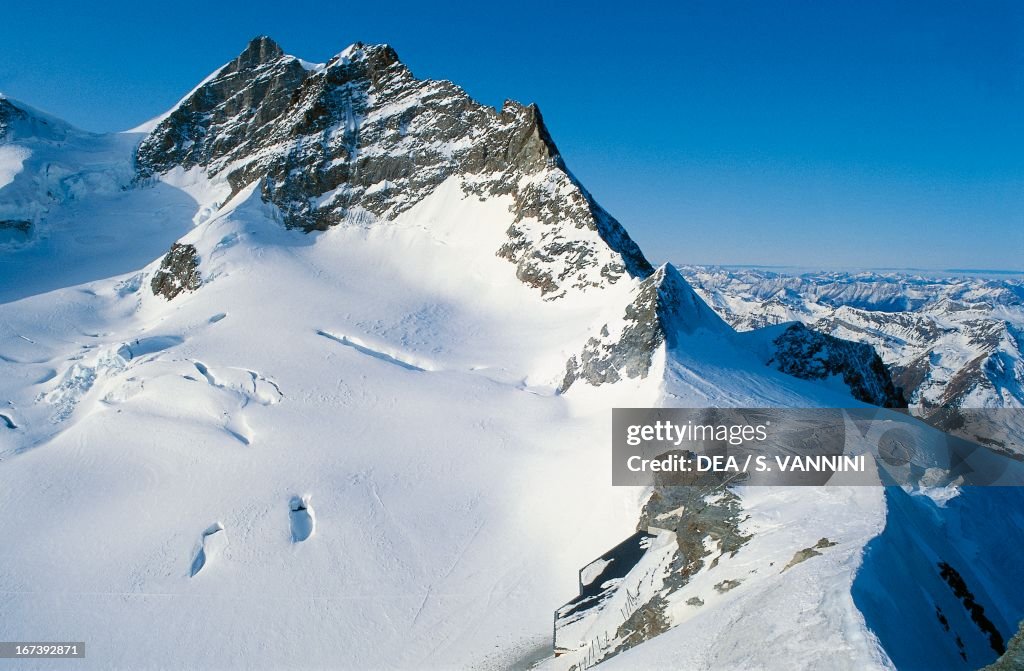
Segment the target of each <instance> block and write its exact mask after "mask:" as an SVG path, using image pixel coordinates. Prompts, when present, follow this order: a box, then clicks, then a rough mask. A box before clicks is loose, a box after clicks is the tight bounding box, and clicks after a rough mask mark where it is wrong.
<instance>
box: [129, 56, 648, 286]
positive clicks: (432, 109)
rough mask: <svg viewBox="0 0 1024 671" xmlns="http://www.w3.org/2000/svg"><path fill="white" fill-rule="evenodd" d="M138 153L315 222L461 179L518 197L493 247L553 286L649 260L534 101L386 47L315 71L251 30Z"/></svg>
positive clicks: (146, 165) (287, 215)
mask: <svg viewBox="0 0 1024 671" xmlns="http://www.w3.org/2000/svg"><path fill="white" fill-rule="evenodd" d="M137 165H138V169H139V174H140V176H141V177H144V178H145V177H150V176H155V175H159V174H165V173H168V172H170V171H171V170H174V169H175V168H183V169H185V170H188V169H190V168H193V167H197V166H198V167H201V168H202V169H203V170H204V171H205V172H206V174H207V175H208V176H209V177H211V178H215V179H220V180H222V181H226V182H227V183H228V184H230V187H231V188H230V195H234V194H236V193H238V192H239V191H240V190H241V189H243V188H244V187H245V186H247V185H249V184H251V183H253V182H258V183H259V184H260V187H259V188H260V191H261V194H262V197H263V199H264V200H266V201H268V202H271V203H274V204H275V205H276V206H277V207H278V208H279V210H280V211H281V215H282V218H283V220H284V223H285V225H287V226H289V227H296V228H302V229H304V230H307V231H309V230H316V229H318V230H323V229H326V228H329V227H331V226H335V225H339V224H345V225H357V226H368V225H371V224H373V223H374V222H379V221H384V220H392V219H394V218H395V217H397V216H398V215H400V214H402V213H403V212H405V211H407V210H409V209H410V208H412V207H413V206H415V205H416V204H417V203H419V202H420V201H422V200H423V199H424V198H425V197H426V196H427V195H429V194H430V193H431V192H433V190H434V189H436V188H437V187H438V186H439V185H440V184H442V183H444V182H445V181H446V180H448V179H449V178H452V177H457V178H458V179H459V183H460V188H462V190H463V191H464V192H466V193H467V194H470V193H471V194H473V195H474V196H476V197H479V198H489V197H494V196H503V195H511V196H512V198H513V201H514V202H513V203H512V204H511V205H510V209H511V211H512V213H513V215H514V216H513V219H512V221H511V222H510V225H509V226H507V227H506V231H505V237H504V238H503V239H502V240H501V242H500V243H499V245H498V246H496V247H495V248H494V249H493V250H490V253H491V254H499V255H500V256H501V257H502V258H505V259H507V260H508V261H510V262H512V263H514V264H516V269H517V275H518V277H519V278H520V280H522V281H523V282H525V283H527V284H529V285H531V286H533V287H536V288H537V289H539V290H540V291H541V293H542V294H544V295H545V296H546V297H548V298H552V299H554V298H560V297H563V296H565V295H566V293H567V292H568V291H572V290H585V289H591V288H600V287H603V286H605V285H606V284H609V283H614V282H616V281H617V280H618V279H619V278H621V277H624V276H628V277H641V278H642V277H644V276H646V275H647V274H649V273H650V272H651V267H650V264H648V262H647V261H646V259H645V258H644V257H643V254H642V253H641V252H640V250H639V248H637V246H636V244H635V243H634V242H633V241H632V240H631V239H630V238H629V236H628V234H626V232H625V230H624V229H623V228H622V226H621V225H620V224H619V223H618V222H617V221H615V219H613V218H612V217H611V216H610V215H608V214H607V213H606V212H605V211H604V210H602V209H601V208H600V207H599V206H598V205H597V204H596V203H595V202H594V200H593V199H592V198H591V197H590V195H589V194H587V193H586V191H584V190H583V188H582V187H581V186H580V185H579V184H578V183H577V182H576V181H575V180H574V179H573V178H572V177H571V175H570V174H569V173H568V172H567V171H566V169H565V165H564V163H563V162H562V159H561V157H560V155H559V153H558V149H557V147H556V146H555V144H554V142H553V141H552V139H551V137H550V135H549V134H548V131H547V129H546V127H545V126H544V122H543V119H542V118H541V115H540V111H539V110H538V109H537V107H536V106H533V105H530V106H527V107H524V106H522V105H519V104H518V103H514V102H507V103H506V104H505V106H504V107H503V108H502V109H501V111H496V110H494V109H491V108H489V107H486V106H483V105H480V104H479V103H477V102H475V101H473V100H472V99H471V98H470V97H469V96H468V95H466V93H465V92H464V91H463V90H462V89H460V88H459V87H457V86H455V85H454V84H452V83H451V82H447V81H432V80H419V79H416V78H415V77H413V75H412V74H411V73H410V72H409V70H408V68H406V67H405V66H404V65H403V64H402V63H401V62H400V61H399V60H398V56H397V54H395V52H394V50H393V49H391V48H390V47H388V46H386V45H375V46H366V45H362V44H356V45H353V46H352V47H349V48H348V49H346V50H345V51H344V52H342V53H341V54H339V55H338V56H336V57H335V58H333V59H331V61H329V62H328V63H327V64H326V65H325V66H323V67H318V68H313V69H308V68H306V67H304V66H303V64H302V62H301V61H299V60H298V59H296V58H294V57H292V56H287V55H285V54H283V53H282V52H281V50H280V48H279V47H278V46H277V45H276V44H275V43H273V41H271V40H269V39H268V38H258V39H256V40H253V42H252V43H250V45H249V47H248V48H247V49H246V50H245V51H244V52H243V53H242V54H241V55H240V56H239V57H238V58H237V59H235V60H234V61H232V62H231V63H229V64H227V65H226V66H224V67H223V68H221V69H220V70H219V71H218V72H217V73H216V74H215V75H214V76H212V77H211V78H210V79H209V80H208V81H207V83H205V84H204V85H202V86H200V87H199V88H198V89H197V90H196V91H195V92H194V93H193V94H192V95H191V96H189V97H188V98H187V99H186V100H185V101H183V102H182V103H181V104H180V105H179V106H178V107H177V108H176V109H174V110H173V111H172V112H170V113H169V114H168V115H167V116H166V118H164V119H163V120H162V121H161V122H160V123H159V124H157V126H156V128H155V129H154V130H153V132H152V133H151V134H150V135H149V136H148V137H147V138H146V139H145V140H143V142H142V144H141V145H140V146H139V150H138V155H137ZM230 195H229V197H230Z"/></svg>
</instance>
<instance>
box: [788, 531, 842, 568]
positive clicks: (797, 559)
mask: <svg viewBox="0 0 1024 671" xmlns="http://www.w3.org/2000/svg"><path fill="white" fill-rule="evenodd" d="M833 545H835V543H834V542H832V541H830V540H829V539H827V538H820V539H818V542H817V543H815V544H814V545H812V546H811V547H809V548H804V549H802V550H797V551H796V553H794V554H793V558H792V559H790V560H789V563H788V564H786V566H785V567H784V568H783V569H782V570H783V571H786V570H787V569H790V568H793V567H794V566H796V565H797V564H800V563H802V562H805V561H807V560H808V559H810V558H811V557H820V556H821V552H819V550H824V549H826V548H830V547H832V546H833Z"/></svg>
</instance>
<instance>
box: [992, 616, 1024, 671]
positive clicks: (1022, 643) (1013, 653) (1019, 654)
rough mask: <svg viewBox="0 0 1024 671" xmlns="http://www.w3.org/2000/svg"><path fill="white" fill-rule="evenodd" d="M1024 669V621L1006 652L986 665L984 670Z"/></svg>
mask: <svg viewBox="0 0 1024 671" xmlns="http://www.w3.org/2000/svg"><path fill="white" fill-rule="evenodd" d="M1021 669H1024V622H1021V624H1020V627H1019V628H1018V629H1017V633H1016V634H1014V636H1013V638H1011V639H1010V643H1009V644H1008V645H1007V646H1006V653H1005V654H1003V656H1001V657H1000V658H999V659H997V660H996V661H995V662H994V663H992V664H989V665H988V666H986V667H985V669H984V671H1020V670H1021Z"/></svg>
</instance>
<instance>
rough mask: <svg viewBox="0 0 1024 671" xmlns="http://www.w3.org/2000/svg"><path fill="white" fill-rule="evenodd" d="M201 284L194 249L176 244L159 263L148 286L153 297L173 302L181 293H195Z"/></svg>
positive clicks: (191, 246) (197, 260) (190, 246)
mask: <svg viewBox="0 0 1024 671" xmlns="http://www.w3.org/2000/svg"><path fill="white" fill-rule="evenodd" d="M202 283H203V282H202V278H200V276H199V257H198V255H197V254H196V248H195V247H194V246H193V245H183V244H180V243H177V242H176V243H174V244H173V245H171V250H170V251H169V252H167V254H166V255H165V256H164V258H163V260H161V261H160V267H159V268H158V269H157V271H156V272H155V273H153V279H152V280H151V281H150V284H149V286H150V289H152V291H153V295H154V296H163V297H164V298H166V299H167V300H173V299H174V298H175V297H176V296H178V295H179V294H181V293H182V292H185V291H195V290H196V289H198V288H199V287H200V286H201V285H202Z"/></svg>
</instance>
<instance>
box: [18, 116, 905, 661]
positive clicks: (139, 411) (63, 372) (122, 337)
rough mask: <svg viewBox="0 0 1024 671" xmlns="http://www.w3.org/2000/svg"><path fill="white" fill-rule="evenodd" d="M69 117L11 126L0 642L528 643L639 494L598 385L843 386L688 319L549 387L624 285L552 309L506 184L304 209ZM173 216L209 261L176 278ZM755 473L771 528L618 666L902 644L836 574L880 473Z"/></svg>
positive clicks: (243, 656) (789, 657) (635, 402)
mask: <svg viewBox="0 0 1024 671" xmlns="http://www.w3.org/2000/svg"><path fill="white" fill-rule="evenodd" d="M67 133H68V134H67V136H66V138H65V140H62V141H61V142H64V144H62V145H59V146H58V144H55V142H57V141H55V140H53V139H49V138H43V137H29V138H26V139H20V140H18V139H16V141H15V143H14V144H13V145H12V144H8V145H4V146H7V147H9V146H14V147H15V148H16V150H17V151H28V152H30V154H29V155H27V156H26V158H24V159H22V160H23V164H22V166H21V171H20V172H18V173H17V174H14V175H13V179H12V180H10V181H9V182H8V183H6V184H5V185H3V186H2V188H0V207H6V206H8V205H9V206H10V207H11V208H18V209H19V211H25V210H29V211H32V212H34V213H37V215H38V216H37V217H35V218H34V221H35V222H36V230H35V231H34V232H33V234H32V236H31V237H30V238H29V240H28V241H26V242H25V243H23V244H19V245H12V246H9V247H7V248H4V249H2V250H0V254H2V259H3V262H2V264H0V403H2V404H3V406H2V407H0V411H2V414H3V415H4V417H5V418H7V420H8V421H9V423H10V424H11V425H13V426H14V427H15V428H5V427H4V426H3V425H2V424H0V482H2V483H3V486H2V487H0V509H2V510H4V511H8V513H9V514H6V515H3V516H0V537H3V538H5V539H9V542H5V543H2V544H0V604H2V609H3V613H4V616H3V617H2V618H0V640H8V641H12V640H40V639H53V640H84V641H87V645H88V654H87V657H86V659H84V660H80V661H78V662H76V664H75V666H76V668H81V669H156V668H182V669H194V668H216V669H261V668H262V669H289V668H294V669H311V668H346V669H384V668H400V669H454V668H475V669H507V668H525V666H526V665H528V664H529V663H530V662H532V661H536V660H540V659H542V658H544V657H545V656H547V655H550V650H551V648H550V645H551V630H552V613H553V611H554V609H555V608H557V607H558V606H559V605H561V604H562V603H564V602H566V601H567V600H568V599H570V598H571V597H572V596H574V594H575V593H576V590H577V587H578V585H577V578H578V570H579V568H580V567H581V566H584V565H586V564H587V563H588V562H589V561H590V560H592V559H593V558H594V557H596V556H599V555H600V554H601V553H602V552H603V551H604V550H606V549H608V548H610V547H612V546H614V545H615V544H617V543H618V542H619V541H620V540H621V539H622V538H625V537H626V536H628V535H629V534H631V533H632V531H633V529H634V527H635V525H636V522H637V516H638V513H639V509H640V505H641V504H642V502H643V500H644V498H645V496H646V494H647V492H646V491H644V490H641V489H635V488H625V487H623V488H615V487H612V486H611V484H610V471H609V467H608V466H609V464H608V460H607V447H606V446H607V444H608V436H609V435H610V425H611V413H610V409H611V408H613V407H629V406H633V407H644V406H653V405H677V406H692V405H700V406H703V405H736V406H754V405H781V406H805V407H806V406H822V405H824V406H829V405H835V406H844V405H845V406H849V405H851V404H854V402H853V401H852V399H850V398H849V396H847V395H844V394H843V393H841V392H840V391H838V390H836V389H829V388H827V387H823V386H821V385H816V384H813V383H810V382H806V381H801V380H797V379H794V378H790V377H788V376H785V375H783V374H781V373H778V372H775V371H772V370H770V369H766V368H765V367H764V366H763V365H762V364H760V363H759V360H758V359H757V358H756V356H755V354H754V353H753V352H747V351H745V350H743V349H742V348H740V346H739V345H738V344H737V342H736V341H735V340H734V339H730V338H728V337H722V336H721V334H715V333H709V332H701V331H698V332H695V333H694V334H691V335H686V336H681V344H680V345H679V346H678V347H677V348H676V350H673V351H671V352H669V351H666V350H665V348H664V347H662V348H661V350H660V351H659V352H658V353H657V354H656V356H655V362H654V366H653V370H652V371H651V374H650V375H649V376H648V377H647V378H646V379H642V380H624V381H622V382H620V383H617V384H614V385H604V386H601V387H590V386H587V385H585V384H578V385H575V386H574V387H573V388H572V389H571V390H570V391H569V392H568V393H566V394H557V393H556V392H555V388H556V386H557V384H558V383H559V381H560V380H561V377H562V375H563V374H564V367H565V362H566V360H567V358H568V357H569V356H570V355H572V354H574V353H576V352H578V351H579V350H580V347H581V345H582V344H583V343H584V342H585V341H586V340H587V338H588V337H590V336H591V335H593V333H594V332H595V330H596V329H597V328H600V325H601V324H604V323H614V322H615V321H616V320H619V319H621V318H622V314H623V309H624V307H625V306H626V305H627V304H628V303H630V302H631V300H632V299H633V294H634V292H635V291H636V289H637V285H638V281H636V280H628V279H623V280H621V281H619V282H618V283H616V284H614V285H608V286H606V287H604V288H602V289H601V290H599V291H588V292H585V293H584V292H577V293H571V292H570V293H569V295H567V296H566V297H565V298H563V299H561V300H558V301H544V300H543V299H542V298H541V296H540V294H539V292H537V291H536V290H534V289H532V288H530V287H528V286H526V285H524V284H523V283H522V282H520V281H519V280H518V279H517V278H516V277H515V268H514V266H513V265H512V264H509V263H508V262H507V261H505V260H503V259H501V258H498V257H497V256H496V255H495V250H497V249H498V247H499V246H500V245H501V243H502V242H503V241H504V240H505V239H506V238H505V237H504V236H505V231H506V230H507V229H508V227H509V226H510V224H511V222H512V219H513V215H512V214H511V213H510V212H509V205H510V202H509V201H508V200H505V199H503V198H492V199H488V200H484V201H481V200H480V199H478V198H476V197H465V196H464V194H463V192H462V189H461V186H460V184H459V183H458V181H457V180H456V179H455V178H453V179H452V180H449V181H448V182H445V183H444V184H442V185H441V186H440V187H438V188H437V189H436V190H435V191H434V192H433V193H432V194H431V195H430V196H428V197H427V198H426V199H425V200H423V201H422V202H420V203H419V204H417V205H416V206H415V207H413V208H412V209H410V210H408V211H406V212H405V213H403V214H402V215H400V216H399V217H397V218H396V219H395V220H393V221H378V222H376V223H374V225H372V226H359V225H344V224H343V225H341V226H338V227H335V228H333V229H331V230H329V231H326V232H323V233H317V234H309V235H307V234H303V233H300V232H296V231H289V230H286V229H285V228H284V227H283V226H282V225H281V223H280V215H279V213H278V212H277V211H276V210H275V209H274V208H273V207H272V206H268V205H266V204H265V203H263V202H262V201H261V200H260V198H259V193H258V190H257V189H256V185H251V186H250V187H249V188H247V189H245V190H243V191H242V192H241V193H239V194H238V195H237V196H235V197H234V198H233V199H232V200H230V201H229V202H222V201H223V199H224V198H225V196H226V194H227V193H229V190H228V189H226V188H225V185H224V184H223V183H217V182H210V181H209V180H207V179H206V178H205V176H204V175H202V174H200V173H198V172H193V173H178V174H169V175H166V176H164V178H163V179H162V180H160V181H158V183H156V184H152V185H145V186H140V185H132V184H131V182H130V176H131V164H130V157H131V149H132V147H133V143H134V142H135V141H137V138H134V139H133V137H132V136H130V135H126V134H120V135H113V136H94V135H89V134H84V133H79V132H77V131H70V130H69V131H67ZM18 147H23V148H25V149H24V150H22V149H17V148H18ZM58 149H60V151H58ZM11 155H13V154H11ZM179 240H180V241H181V242H183V243H188V244H193V245H195V247H196V248H197V251H198V255H199V258H200V260H201V264H200V268H201V271H202V276H203V282H204V285H203V287H202V288H201V289H200V290H198V291H196V292H193V293H186V294H184V295H182V296H180V297H178V298H177V299H175V300H174V301H171V302H168V301H165V300H164V299H163V298H159V297H155V296H154V295H153V294H152V293H151V291H150V290H149V281H150V279H151V277H152V273H153V271H154V270H155V268H156V267H157V264H158V263H159V258H160V256H161V255H162V254H163V253H164V252H165V251H166V250H167V248H168V247H169V246H170V244H171V243H172V242H174V241H179ZM738 494H739V495H740V497H741V499H742V500H743V502H744V506H745V508H746V512H747V513H748V514H749V516H750V517H749V520H748V522H747V524H748V525H749V526H750V529H751V530H755V531H756V532H757V533H756V536H755V540H754V541H752V542H751V543H750V544H749V545H748V546H745V547H744V548H743V549H742V550H741V551H740V552H739V553H738V554H737V555H736V556H735V557H734V558H731V559H730V558H725V559H723V560H722V561H721V563H719V564H718V566H717V567H715V568H714V569H711V570H708V571H706V572H705V573H702V574H700V575H698V576H696V577H695V579H694V581H693V582H692V583H691V584H690V585H688V586H687V587H686V588H685V589H686V590H687V592H686V593H687V594H689V593H690V592H691V591H692V592H693V593H694V594H697V593H699V594H701V595H702V596H703V597H705V599H706V600H707V604H706V605H705V606H704V607H703V608H702V609H701V610H700V612H699V613H696V614H692V615H690V614H689V613H686V612H681V613H676V614H675V615H674V617H676V619H677V620H678V621H679V622H681V624H680V625H679V626H678V627H676V628H675V629H672V630H670V631H669V632H668V633H666V634H664V635H663V636H661V637H659V638H656V639H654V640H652V641H650V642H648V643H646V644H643V645H641V646H640V647H638V648H636V649H634V650H631V651H629V652H627V653H625V654H623V655H621V656H619V657H617V658H615V659H613V660H611V661H609V662H608V663H607V664H608V668H611V669H623V668H694V669H698V668H764V669H776V668H778V669H782V668H785V669H812V668H820V667H819V666H816V664H818V662H819V661H820V659H821V658H822V655H824V654H826V652H827V654H828V655H829V659H831V660H834V661H835V663H836V665H837V666H835V667H833V668H879V667H882V668H884V667H886V666H887V665H888V662H887V660H886V658H885V655H884V653H882V652H881V650H880V649H879V647H878V645H877V641H875V639H874V638H873V637H872V635H871V634H870V632H869V631H868V629H867V627H866V625H865V622H864V619H863V617H862V616H861V615H860V613H859V612H858V611H857V610H856V608H855V607H854V604H853V600H852V598H851V596H850V584H851V582H852V580H853V576H854V573H855V571H856V569H857V567H858V566H859V561H860V552H861V549H862V548H863V547H864V545H865V544H866V543H868V542H869V541H870V540H871V539H872V538H873V537H875V536H877V535H878V533H879V532H880V531H881V529H882V527H883V525H884V521H885V506H884V502H883V495H882V493H881V491H880V490H877V489H871V488H863V489H859V490H855V491H850V490H847V489H844V488H830V489H821V490H814V489H809V488H804V489H773V490H763V491H759V490H755V489H752V488H748V489H747V490H739V491H738ZM296 501H299V502H302V505H303V506H308V507H307V508H306V509H305V510H301V509H300V510H296V506H297V504H296ZM314 506H315V517H314V513H313V507H314ZM297 512H298V513H300V514H296V513H297ZM314 529H315V532H314ZM823 536H827V537H829V538H832V539H833V540H835V541H836V542H837V543H838V545H837V546H836V547H834V548H830V549H829V551H827V552H826V553H825V554H824V555H823V556H822V557H816V558H814V559H812V560H809V561H807V562H804V563H803V564H800V565H799V566H797V567H794V568H793V569H791V570H790V571H787V572H786V573H785V574H782V573H780V572H779V571H780V569H781V567H782V566H784V565H785V563H786V562H787V561H788V560H789V558H790V557H792V554H793V552H794V551H795V550H797V549H800V548H803V547H807V546H809V545H810V544H812V543H813V542H814V541H815V540H817V539H818V538H820V537H823ZM772 562H773V563H774V566H773V567H772V566H770V565H769V564H770V563H772ZM739 576H741V577H743V580H744V582H743V583H742V584H741V585H740V586H739V587H737V588H736V589H734V590H731V591H729V592H727V593H725V594H721V595H718V594H717V593H716V592H714V590H713V589H708V588H709V587H710V586H711V585H713V584H715V583H717V582H719V581H720V580H722V579H724V578H732V577H739ZM764 641H771V642H773V643H774V644H775V645H776V646H783V647H784V654H774V653H773V652H772V650H771V646H769V645H766V644H765V643H764ZM557 663H558V660H555V659H550V660H547V661H546V662H545V664H548V665H552V666H551V668H558V666H557ZM48 664H50V662H46V661H38V662H32V661H29V662H26V663H25V664H24V665H23V667H19V668H51V666H47V665H48Z"/></svg>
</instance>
